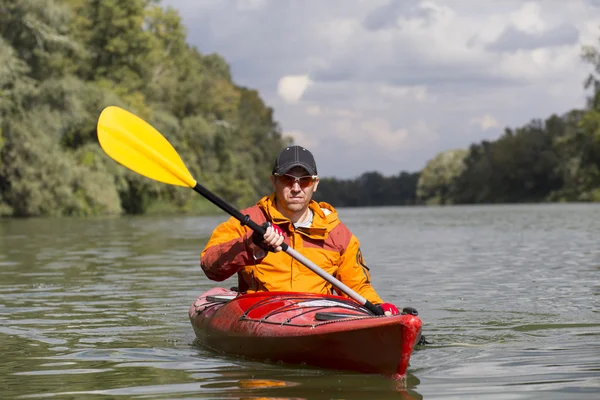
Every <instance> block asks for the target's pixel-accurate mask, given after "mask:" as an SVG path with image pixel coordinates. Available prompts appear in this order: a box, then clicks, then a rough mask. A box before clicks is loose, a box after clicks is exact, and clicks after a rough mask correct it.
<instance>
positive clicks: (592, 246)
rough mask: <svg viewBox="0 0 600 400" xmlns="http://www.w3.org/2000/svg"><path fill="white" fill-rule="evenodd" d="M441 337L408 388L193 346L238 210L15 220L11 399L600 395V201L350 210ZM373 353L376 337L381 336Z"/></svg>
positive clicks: (389, 272)
mask: <svg viewBox="0 0 600 400" xmlns="http://www.w3.org/2000/svg"><path fill="white" fill-rule="evenodd" d="M340 214H341V216H342V219H343V220H344V222H345V223H346V224H347V225H348V226H349V227H350V228H351V229H352V230H353V231H354V233H355V234H356V235H357V236H358V237H359V239H360V240H361V247H362V250H363V253H364V256H365V259H366V262H367V264H368V265H369V266H370V268H371V273H372V277H373V284H374V286H375V288H376V289H377V291H378V292H379V294H380V295H381V296H382V297H383V298H384V299H385V300H386V301H389V302H393V303H396V304H397V305H398V306H401V307H404V306H412V307H415V308H417V309H418V310H419V316H420V317H421V318H422V320H423V323H424V328H423V332H424V334H425V335H426V337H427V339H428V340H429V341H430V342H432V343H431V344H428V345H425V346H422V347H420V348H418V349H417V350H416V351H415V352H414V354H413V356H412V359H411V366H410V368H409V375H408V378H407V380H406V382H404V383H403V384H400V383H398V382H393V381H390V380H388V379H386V378H384V377H380V376H376V375H361V374H357V373H351V372H340V371H331V370H323V369H317V368H312V367H307V366H288V365H282V364H267V363H261V362H254V361H245V360H239V359H236V358H231V357H224V356H220V355H215V354H213V353H211V352H210V351H208V350H205V349H203V348H201V347H198V346H197V345H195V344H194V333H193V330H192V328H191V325H190V323H189V320H188V316H187V312H188V308H189V306H190V304H191V303H192V301H193V300H194V299H195V298H196V297H197V296H198V295H199V294H200V293H201V292H203V291H205V290H207V289H209V288H211V287H213V286H224V287H229V286H232V285H234V284H235V280H234V279H230V280H228V281H225V282H223V283H218V282H211V281H209V280H208V279H207V278H206V277H205V276H204V274H203V273H202V271H201V269H200V267H199V253H200V251H201V250H202V248H203V246H204V244H205V243H206V240H207V239H208V237H209V235H210V232H211V231H212V229H213V228H214V227H215V226H216V224H217V223H219V222H221V221H223V220H224V219H225V216H224V215H218V216H212V217H179V216H177V217H172V216H169V217H121V218H101V219H31V220H15V219H11V220H0V349H1V350H2V363H0V398H2V399H38V398H51V399H129V398H131V399H258V398H266V399H467V398H469V399H599V398H600V206H599V205H585V204H569V205H514V206H512V205H511V206H468V207H440V208H424V207H423V208H421V207H404V208H403V207H390V208H363V209H341V210H340ZM365 345H368V344H365Z"/></svg>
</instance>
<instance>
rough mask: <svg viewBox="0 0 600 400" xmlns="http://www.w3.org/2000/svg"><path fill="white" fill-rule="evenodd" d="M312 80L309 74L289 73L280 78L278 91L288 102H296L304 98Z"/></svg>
mask: <svg viewBox="0 0 600 400" xmlns="http://www.w3.org/2000/svg"><path fill="white" fill-rule="evenodd" d="M311 83H312V81H311V80H310V78H309V77H308V76H307V75H287V76H284V77H282V78H281V79H279V83H278V85H277V93H278V94H279V96H280V97H281V98H282V99H283V100H285V101H286V102H288V103H295V102H297V101H298V100H300V99H301V98H302V95H303V94H304V92H305V91H306V89H307V88H308V87H309V86H310V84H311Z"/></svg>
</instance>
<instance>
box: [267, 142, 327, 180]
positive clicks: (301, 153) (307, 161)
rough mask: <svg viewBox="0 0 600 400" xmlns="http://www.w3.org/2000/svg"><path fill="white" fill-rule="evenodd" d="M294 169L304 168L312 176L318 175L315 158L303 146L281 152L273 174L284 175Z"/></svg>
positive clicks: (287, 148) (291, 147)
mask: <svg viewBox="0 0 600 400" xmlns="http://www.w3.org/2000/svg"><path fill="white" fill-rule="evenodd" d="M294 167H302V168H304V169H305V170H307V171H308V173H309V174H310V175H317V163H315V158H314V157H313V155H312V153H311V152H310V151H308V150H306V149H305V148H304V147H302V146H289V147H286V148H284V149H283V150H281V152H280V153H279V155H278V156H277V159H276V160H275V165H273V174H278V175H283V174H285V173H287V172H288V171H289V170H290V169H292V168H294Z"/></svg>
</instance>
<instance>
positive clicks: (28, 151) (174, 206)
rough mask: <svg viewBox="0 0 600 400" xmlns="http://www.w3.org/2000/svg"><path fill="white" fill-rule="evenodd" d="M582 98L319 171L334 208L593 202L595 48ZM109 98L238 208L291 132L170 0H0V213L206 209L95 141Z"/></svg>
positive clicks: (598, 109)
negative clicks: (464, 145) (447, 144)
mask: <svg viewBox="0 0 600 400" xmlns="http://www.w3.org/2000/svg"><path fill="white" fill-rule="evenodd" d="M583 58H584V60H586V61H587V62H589V63H590V64H591V65H593V67H594V71H593V72H592V73H591V74H590V76H589V77H588V79H587V81H586V82H585V85H584V86H585V88H586V89H589V88H591V89H592V90H593V95H592V96H591V98H590V99H589V104H588V105H587V106H586V107H585V108H584V109H580V110H579V109H577V110H572V111H569V112H567V113H565V114H564V115H560V116H559V115H552V116H550V117H549V118H547V119H546V120H533V121H531V122H530V123H529V124H527V125H526V126H523V127H521V128H517V129H509V128H507V129H506V130H505V132H504V134H503V135H502V136H501V137H500V138H499V139H498V140H495V141H482V142H481V143H477V144H473V145H471V147H470V148H469V149H457V150H450V151H446V152H443V153H441V154H438V155H437V156H435V157H434V158H432V159H431V160H430V161H429V162H428V163H427V164H426V166H425V167H424V168H423V170H421V171H417V172H405V171H402V172H400V173H399V174H398V175H395V176H390V177H386V176H383V175H381V174H380V173H378V172H366V173H364V174H362V175H361V176H359V177H357V178H355V179H336V178H327V177H324V178H322V181H323V182H322V184H321V185H320V186H319V191H318V192H317V193H316V196H315V199H317V200H324V201H327V202H330V203H331V204H333V205H334V206H338V207H343V206H347V207H358V206H380V205H412V204H466V203H500V202H539V201H600V96H599V95H598V93H599V92H600V82H599V78H598V74H599V73H600V55H599V53H598V50H597V49H596V48H594V47H591V46H588V47H584V48H583ZM108 105H117V106H121V107H123V108H126V109H128V110H130V111H132V112H134V113H135V114H137V115H139V116H140V117H142V118H144V119H145V120H147V121H148V122H150V123H151V124H152V125H153V126H155V127H156V128H157V129H158V130H159V131H160V132H162V133H163V134H164V135H165V136H166V137H167V138H168V139H169V141H170V142H171V143H172V144H173V146H174V147H175V148H176V149H177V151H178V152H179V153H180V155H181V156H182V159H183V160H184V162H185V163H186V165H187V166H188V168H189V169H190V172H191V173H192V175H193V176H194V177H196V179H198V180H199V181H200V182H202V184H203V185H205V186H207V187H208V188H209V189H210V190H212V191H214V192H215V193H216V194H218V195H219V196H221V197H223V198H224V199H225V200H226V201H228V202H230V203H232V204H234V205H236V206H238V207H244V206H248V205H250V204H253V203H254V202H256V200H258V199H259V198H260V197H261V196H262V195H263V194H265V193H268V192H269V191H270V183H269V179H268V175H269V174H270V170H271V165H272V162H273V160H274V158H275V157H276V155H277V153H278V151H279V150H280V149H281V148H282V147H284V146H286V145H289V144H291V143H292V140H291V138H289V137H285V136H284V135H283V134H282V131H281V128H280V126H279V124H278V123H277V122H276V121H275V120H274V118H273V110H272V109H271V108H270V107H268V106H266V105H265V103H264V102H263V100H262V99H261V97H260V95H259V93H258V92H257V91H256V90H253V89H251V88H246V87H241V86H239V85H236V84H235V83H234V82H233V80H232V77H231V73H230V68H229V65H228V64H227V62H226V61H225V60H224V59H223V58H222V57H221V56H219V55H218V54H202V53H201V52H200V51H199V50H198V49H197V48H195V47H193V46H190V45H189V44H188V43H187V38H186V30H185V28H184V27H183V25H182V22H181V18H180V16H179V14H178V12H177V11H176V10H174V9H172V8H163V7H162V6H161V5H160V3H159V1H157V0H0V216H14V217H32V216H91V215H106V214H117V215H118V214H142V213H147V212H157V211H172V212H202V211H203V210H209V209H210V210H214V207H213V206H212V205H211V204H208V203H207V202H205V201H203V199H202V198H201V197H200V196H198V195H197V194H195V193H193V192H192V191H191V190H189V189H186V188H181V187H176V186H170V185H165V184H161V183H157V182H154V181H152V180H150V179H147V178H145V177H142V176H140V175H138V174H136V173H134V172H132V171H129V170H128V169H126V168H123V167H122V166H120V165H118V164H117V163H115V162H114V160H112V159H110V158H109V157H108V156H107V155H106V154H104V152H103V151H102V149H101V148H100V146H99V144H98V140H97V136H96V123H97V119H98V116H99V114H100V112H101V111H102V109H104V107H106V106H108Z"/></svg>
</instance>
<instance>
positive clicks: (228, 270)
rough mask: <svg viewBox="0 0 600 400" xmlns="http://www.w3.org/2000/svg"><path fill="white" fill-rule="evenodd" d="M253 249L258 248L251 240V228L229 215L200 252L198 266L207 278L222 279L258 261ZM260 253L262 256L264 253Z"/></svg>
mask: <svg viewBox="0 0 600 400" xmlns="http://www.w3.org/2000/svg"><path fill="white" fill-rule="evenodd" d="M255 250H260V248H259V247H257V246H255V245H254V243H253V242H252V230H250V229H249V228H247V227H244V226H242V225H240V223H239V221H238V220H237V219H235V218H233V217H231V218H229V219H228V220H227V221H225V222H223V223H221V224H220V225H219V226H217V228H216V229H215V230H214V231H213V233H212V235H211V237H210V239H209V240H208V243H207V244H206V247H205V248H204V250H203V251H202V253H201V254H200V266H201V267H202V270H203V271H204V273H205V274H206V276H207V277H208V278H209V279H211V280H214V281H224V280H225V279H227V278H229V277H230V276H232V275H233V274H235V273H236V272H238V271H239V270H240V269H241V268H243V267H245V266H247V265H254V264H256V263H259V262H260V259H258V258H256V259H255V257H254V252H255ZM257 253H258V252H257ZM261 253H262V254H260V255H261V256H262V257H264V256H265V255H266V254H265V253H264V252H261ZM257 256H259V254H257Z"/></svg>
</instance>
